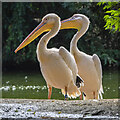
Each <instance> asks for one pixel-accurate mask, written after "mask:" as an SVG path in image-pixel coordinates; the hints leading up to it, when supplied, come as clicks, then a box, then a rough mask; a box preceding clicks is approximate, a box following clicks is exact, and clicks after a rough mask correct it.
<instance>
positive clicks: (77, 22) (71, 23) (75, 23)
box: [61, 14, 90, 31]
mask: <svg viewBox="0 0 120 120" xmlns="http://www.w3.org/2000/svg"><path fill="white" fill-rule="evenodd" d="M85 21H87V24H89V23H90V21H89V19H88V17H86V16H85V15H83V14H74V15H73V16H72V17H70V18H68V19H66V20H63V21H62V22H61V29H77V30H78V31H79V30H80V29H81V27H82V25H83V23H85Z"/></svg>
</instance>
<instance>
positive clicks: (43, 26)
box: [15, 22, 52, 53]
mask: <svg viewBox="0 0 120 120" xmlns="http://www.w3.org/2000/svg"><path fill="white" fill-rule="evenodd" d="M51 28H52V24H46V23H44V22H41V23H40V24H39V25H38V26H37V27H36V28H35V29H34V30H33V31H32V32H31V33H30V34H29V35H28V36H27V37H26V38H25V40H24V41H23V42H22V43H21V44H20V45H19V46H18V47H17V49H16V50H15V53H17V51H19V50H20V49H22V48H24V47H25V46H27V45H28V44H29V43H31V42H32V41H33V40H34V39H36V38H37V37H38V36H39V35H41V34H42V33H43V32H47V31H50V30H51Z"/></svg>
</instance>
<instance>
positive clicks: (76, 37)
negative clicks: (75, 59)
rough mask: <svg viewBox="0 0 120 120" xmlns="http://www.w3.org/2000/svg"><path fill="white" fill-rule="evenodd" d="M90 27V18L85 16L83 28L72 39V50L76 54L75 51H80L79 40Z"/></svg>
mask: <svg viewBox="0 0 120 120" xmlns="http://www.w3.org/2000/svg"><path fill="white" fill-rule="evenodd" d="M88 27H89V20H88V19H87V18H85V20H84V22H83V24H82V28H81V29H80V31H78V32H77V33H76V34H75V35H74V36H73V38H72V41H71V43H70V52H71V53H72V54H74V52H75V51H79V50H78V48H77V42H78V40H79V39H80V38H81V37H82V36H83V35H84V34H85V33H86V31H87V30H88Z"/></svg>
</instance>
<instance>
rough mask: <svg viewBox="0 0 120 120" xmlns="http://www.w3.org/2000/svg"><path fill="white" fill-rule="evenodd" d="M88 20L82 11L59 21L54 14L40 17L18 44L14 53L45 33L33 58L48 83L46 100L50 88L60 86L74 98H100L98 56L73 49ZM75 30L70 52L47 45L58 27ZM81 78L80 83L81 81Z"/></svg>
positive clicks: (101, 91) (100, 80)
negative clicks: (39, 21)
mask: <svg viewBox="0 0 120 120" xmlns="http://www.w3.org/2000/svg"><path fill="white" fill-rule="evenodd" d="M89 24H90V22H89V19H88V18H87V17H86V16H85V15H82V14H75V15H73V16H72V17H70V18H68V19H66V20H63V21H62V22H61V21H60V17H59V16H58V15H56V14H54V13H50V14H47V15H46V16H44V17H43V19H42V22H41V23H40V24H39V25H38V26H37V27H36V28H35V29H34V30H33V31H32V32H31V33H30V34H29V35H28V36H27V37H26V38H25V40H24V41H23V42H22V43H21V44H20V45H19V46H18V48H17V49H16V50H15V53H16V52H17V51H19V50H20V49H22V48H23V47H25V46H26V45H28V44H29V43H31V42H32V41H33V40H34V39H35V38H37V37H38V36H39V35H40V34H42V33H43V32H47V33H46V34H45V35H43V37H42V38H41V39H40V41H39V43H38V45H37V51H36V52H37V58H38V61H39V62H40V67H41V72H42V74H43V76H44V79H45V80H46V83H47V86H48V99H50V98H51V93H52V87H55V88H58V89H61V91H62V94H63V95H65V99H67V97H70V98H71V97H72V98H76V97H78V96H80V99H82V96H83V95H82V94H83V93H85V94H84V96H85V99H99V98H101V99H102V93H103V87H102V68H101V62H100V60H99V57H98V56H97V55H96V54H94V55H93V56H90V55H87V54H85V53H83V52H81V51H79V50H78V48H77V41H78V40H79V38H80V37H82V36H83V35H84V34H85V33H86V31H87V30H88V27H89ZM70 28H72V29H73V28H74V29H78V32H77V33H76V34H75V35H74V37H73V38H72V41H71V44H70V52H69V51H68V50H67V49H65V48H64V47H63V46H61V47H60V48H59V49H57V48H51V49H48V48H47V44H48V42H49V40H50V39H51V38H53V37H54V36H55V35H57V34H58V32H59V30H60V29H70ZM83 81H84V86H82V85H81V83H82V82H83Z"/></svg>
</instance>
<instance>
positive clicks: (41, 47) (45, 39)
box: [37, 20, 61, 56]
mask: <svg viewBox="0 0 120 120" xmlns="http://www.w3.org/2000/svg"><path fill="white" fill-rule="evenodd" d="M60 26H61V23H60V20H57V21H55V23H54V26H53V28H52V29H51V31H49V32H48V33H46V34H45V35H44V36H43V37H42V38H41V39H40V41H39V43H38V45H37V54H38V55H39V56H40V54H42V53H44V52H45V51H46V50H47V44H48V42H49V40H50V39H51V38H53V37H54V36H55V35H56V34H57V33H58V32H59V29H60Z"/></svg>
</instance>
